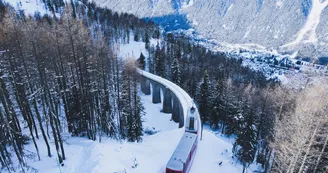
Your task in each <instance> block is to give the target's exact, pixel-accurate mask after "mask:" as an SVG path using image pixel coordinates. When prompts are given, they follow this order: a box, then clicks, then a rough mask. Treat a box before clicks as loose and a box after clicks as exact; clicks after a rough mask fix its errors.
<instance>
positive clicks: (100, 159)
mask: <svg viewBox="0 0 328 173" xmlns="http://www.w3.org/2000/svg"><path fill="white" fill-rule="evenodd" d="M162 98H163V97H162ZM142 101H143V103H144V106H145V108H146V110H145V112H146V115H145V116H144V117H143V120H144V127H145V131H152V132H154V134H153V135H147V134H145V135H144V137H143V142H142V143H128V142H126V141H122V142H118V141H116V140H113V139H108V138H102V141H101V142H98V141H91V140H88V139H86V138H79V137H69V134H67V135H65V144H64V145H65V148H66V155H67V160H66V161H65V166H64V167H58V161H57V160H56V159H57V158H56V157H52V158H48V157H47V155H46V153H47V152H46V147H45V146H44V143H43V139H42V138H41V139H39V140H38V141H37V142H38V145H39V146H40V148H41V149H42V150H40V153H42V155H41V157H42V160H41V161H37V160H36V159H33V157H31V159H29V160H27V163H28V164H29V165H30V166H31V167H32V168H33V169H35V170H37V171H39V172H47V173H58V172H63V173H78V172H88V173H105V172H108V173H125V171H126V172H128V173H157V172H162V171H163V170H164V168H165V165H166V163H167V161H168V160H169V158H170V157H171V155H172V153H173V151H174V149H175V147H176V146H177V145H178V142H179V140H180V138H181V136H182V134H183V132H184V130H183V129H178V123H174V122H173V121H170V119H171V114H164V113H161V112H160V110H161V107H162V106H161V104H153V103H152V97H151V96H146V95H143V96H142ZM26 147H27V149H28V150H29V151H34V146H33V144H29V145H27V146H26ZM52 147H53V148H52V149H53V150H55V149H54V146H52ZM231 150H232V141H230V140H229V139H226V138H222V137H220V136H218V135H217V136H216V135H215V134H214V133H212V132H211V131H210V130H204V140H203V141H200V143H199V149H198V151H197V155H196V158H195V161H194V165H193V166H192V168H191V170H190V172H191V173H198V172H200V171H204V168H206V169H205V170H206V172H208V173H210V172H221V171H223V172H229V173H240V172H241V170H242V168H243V167H242V165H241V164H239V163H238V162H237V160H235V159H232V157H231V156H232V155H233V154H232V152H231ZM30 155H31V156H32V155H33V153H30ZM220 162H222V163H221V164H219V163H220ZM256 168H257V166H256V165H252V166H251V167H250V168H249V171H253V170H256ZM31 171H33V170H31ZM5 172H6V171H5Z"/></svg>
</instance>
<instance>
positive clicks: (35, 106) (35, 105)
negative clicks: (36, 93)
mask: <svg viewBox="0 0 328 173" xmlns="http://www.w3.org/2000/svg"><path fill="white" fill-rule="evenodd" d="M33 103H34V109H35V113H36V115H37V118H38V121H39V123H40V129H41V132H42V136H43V139H44V142H45V143H46V145H47V150H48V156H49V157H51V151H50V146H49V142H48V139H47V136H46V133H45V132H44V129H43V126H42V120H41V116H40V113H39V110H38V106H37V104H36V100H35V98H34V101H33Z"/></svg>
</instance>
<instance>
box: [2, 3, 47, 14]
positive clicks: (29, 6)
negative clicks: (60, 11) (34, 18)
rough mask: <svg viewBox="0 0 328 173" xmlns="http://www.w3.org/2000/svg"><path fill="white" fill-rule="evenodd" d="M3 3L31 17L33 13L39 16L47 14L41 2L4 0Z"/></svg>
mask: <svg viewBox="0 0 328 173" xmlns="http://www.w3.org/2000/svg"><path fill="white" fill-rule="evenodd" d="M5 2H9V3H10V4H11V5H12V6H13V7H15V8H16V9H20V10H24V11H25V13H27V14H31V15H33V14H34V13H35V12H39V13H40V14H46V13H47V11H46V9H45V7H44V3H42V0H5Z"/></svg>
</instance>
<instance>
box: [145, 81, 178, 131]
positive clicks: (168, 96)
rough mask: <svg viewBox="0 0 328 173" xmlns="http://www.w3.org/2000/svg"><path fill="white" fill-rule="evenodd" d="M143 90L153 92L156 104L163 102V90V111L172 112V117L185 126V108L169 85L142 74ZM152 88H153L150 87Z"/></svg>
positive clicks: (146, 93)
mask: <svg viewBox="0 0 328 173" xmlns="http://www.w3.org/2000/svg"><path fill="white" fill-rule="evenodd" d="M140 83H141V91H142V92H143V93H144V94H145V95H150V94H152V102H153V103H154V104H156V103H161V101H162V99H161V91H162V93H163V107H162V111H163V113H172V117H171V119H172V120H173V121H174V122H177V123H179V128H182V127H183V126H184V115H183V108H182V105H181V102H180V100H179V99H178V97H177V96H176V95H175V94H174V92H172V91H171V90H170V89H169V88H168V87H166V86H164V85H163V84H161V83H159V82H157V81H154V80H151V79H148V78H146V77H144V76H141V80H140ZM150 87H151V88H152V90H151V89H150Z"/></svg>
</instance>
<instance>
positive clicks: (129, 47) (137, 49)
mask: <svg viewBox="0 0 328 173" xmlns="http://www.w3.org/2000/svg"><path fill="white" fill-rule="evenodd" d="M130 38H132V39H133V35H132V36H130ZM118 52H119V53H118V56H119V57H121V58H123V59H128V58H131V57H134V58H135V59H138V58H139V57H140V54H141V52H142V53H143V55H144V56H145V57H146V58H147V57H148V51H147V50H146V48H145V43H144V42H136V41H134V40H130V42H129V44H121V45H120V47H119V49H118Z"/></svg>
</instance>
